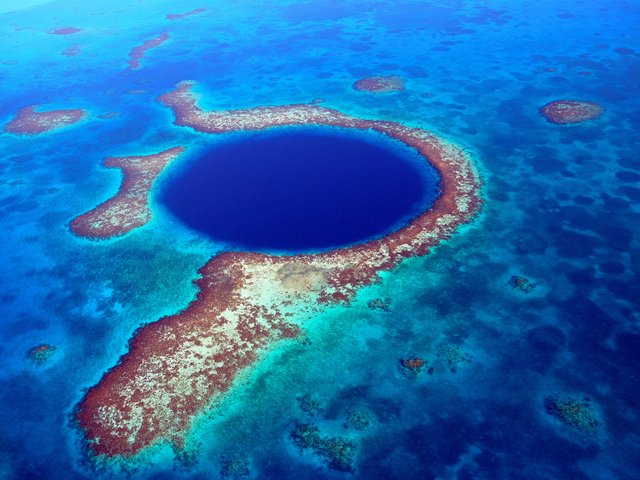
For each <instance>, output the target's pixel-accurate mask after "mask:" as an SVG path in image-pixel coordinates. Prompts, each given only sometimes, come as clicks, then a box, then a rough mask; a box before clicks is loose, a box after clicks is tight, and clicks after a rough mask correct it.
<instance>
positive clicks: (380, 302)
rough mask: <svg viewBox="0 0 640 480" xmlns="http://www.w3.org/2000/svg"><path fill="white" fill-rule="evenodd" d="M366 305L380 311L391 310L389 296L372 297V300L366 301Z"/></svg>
mask: <svg viewBox="0 0 640 480" xmlns="http://www.w3.org/2000/svg"><path fill="white" fill-rule="evenodd" d="M367 307H368V308H369V309H370V310H379V311H381V312H388V311H389V310H391V299H390V298H374V299H373V300H369V301H368V302H367Z"/></svg>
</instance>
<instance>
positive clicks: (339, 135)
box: [159, 127, 439, 253]
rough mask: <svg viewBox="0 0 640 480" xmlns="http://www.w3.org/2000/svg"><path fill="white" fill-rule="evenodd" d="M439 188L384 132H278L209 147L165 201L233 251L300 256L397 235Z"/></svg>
mask: <svg viewBox="0 0 640 480" xmlns="http://www.w3.org/2000/svg"><path fill="white" fill-rule="evenodd" d="M438 183H439V176H438V174H437V172H436V170H435V169H434V168H433V167H432V166H431V165H430V164H429V163H428V161H427V160H426V159H424V158H423V157H420V156H419V155H418V153H417V152H416V151H415V150H413V149H412V148H410V147H408V146H406V145H404V144H402V143H400V142H398V141H395V140H392V139H390V138H387V137H386V136H384V135H382V134H378V133H374V132H361V131H351V130H347V129H341V128H326V127H318V128H315V127H314V128H300V127H298V128H280V129H272V130H269V131H265V132H258V133H251V134H246V133H243V134H238V135H234V138H233V139H232V140H230V141H225V142H222V143H220V144H218V145H216V146H214V147H211V148H208V149H206V150H204V151H203V152H201V153H200V154H199V155H198V156H197V157H194V158H192V159H191V160H189V161H187V163H185V164H184V165H183V166H182V167H181V168H178V169H176V170H175V171H174V172H173V174H171V176H170V177H169V178H167V179H166V180H165V181H164V183H163V184H162V186H161V188H160V192H159V200H160V202H161V203H163V204H164V205H165V206H166V208H167V209H168V210H169V211H170V212H171V213H172V214H173V215H174V216H175V217H177V218H178V219H179V220H181V221H182V222H183V223H184V224H186V225H187V226H189V227H191V228H192V229H194V230H196V231H198V232H201V233H203V234H205V235H207V236H209V237H210V238H212V239H214V240H218V241H222V242H225V243H228V244H230V247H232V248H237V249H242V250H251V251H266V252H288V253H301V252H315V251H323V250H327V249H332V248H337V247H341V246H346V245H352V244H356V243H361V242H364V241H367V240H369V239H372V238H377V237H380V236H383V235H385V234H387V233H390V232H392V231H395V230H398V229H399V228H401V227H402V226H404V225H406V224H407V223H408V222H409V221H410V220H411V219H413V218H415V217H416V216H417V215H419V214H420V213H421V212H422V211H423V210H425V209H427V208H429V206H430V205H431V204H432V203H433V201H434V200H435V199H436V198H437V196H438Z"/></svg>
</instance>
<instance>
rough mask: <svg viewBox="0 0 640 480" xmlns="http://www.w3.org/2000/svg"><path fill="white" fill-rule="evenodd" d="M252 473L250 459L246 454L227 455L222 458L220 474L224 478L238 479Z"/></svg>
mask: <svg viewBox="0 0 640 480" xmlns="http://www.w3.org/2000/svg"><path fill="white" fill-rule="evenodd" d="M250 473H251V469H250V468H249V459H248V458H247V457H246V456H245V455H225V456H223V457H222V458H221V460H220V476H222V478H229V479H232V480H234V479H237V478H242V477H246V476H248V475H249V474H250Z"/></svg>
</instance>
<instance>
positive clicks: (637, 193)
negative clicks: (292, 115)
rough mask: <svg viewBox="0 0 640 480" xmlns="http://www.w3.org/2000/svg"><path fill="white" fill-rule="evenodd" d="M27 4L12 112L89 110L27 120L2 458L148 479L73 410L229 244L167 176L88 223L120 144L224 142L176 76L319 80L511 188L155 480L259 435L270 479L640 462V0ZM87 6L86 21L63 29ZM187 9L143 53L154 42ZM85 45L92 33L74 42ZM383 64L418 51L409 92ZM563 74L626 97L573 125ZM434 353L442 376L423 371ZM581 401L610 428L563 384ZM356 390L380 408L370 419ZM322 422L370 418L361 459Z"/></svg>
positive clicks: (328, 331)
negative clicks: (129, 207)
mask: <svg viewBox="0 0 640 480" xmlns="http://www.w3.org/2000/svg"><path fill="white" fill-rule="evenodd" d="M30 3H33V2H30ZM199 7H205V8H208V10H207V11H206V12H202V13H200V14H196V15H192V16H189V17H186V18H184V19H181V20H167V19H166V15H167V14H170V13H184V12H188V11H190V10H193V9H195V8H199ZM7 8H8V7H5V6H4V5H2V9H0V11H5V10H7ZM0 19H1V21H0V54H1V55H0V62H2V68H1V69H0V81H1V82H2V85H3V89H4V91H3V95H2V96H1V97H0V124H1V125H3V126H4V125H5V124H6V123H7V122H9V121H10V120H11V119H12V118H13V116H14V115H15V113H16V112H17V111H18V110H19V109H20V108H22V107H25V106H28V105H32V104H42V105H43V106H44V107H46V108H47V109H56V108H85V109H87V110H88V112H89V116H88V118H87V119H86V120H85V121H83V122H82V123H80V124H77V125H74V126H71V127H68V128H66V129H63V130H59V131H56V132H52V133H49V134H44V135H40V136H35V137H18V136H14V135H10V134H7V133H2V134H0V158H1V159H2V160H1V161H0V185H1V187H0V222H1V223H2V231H3V232H5V233H4V235H3V241H2V243H1V247H0V248H1V249H2V259H3V268H2V270H1V271H0V278H1V282H2V283H1V285H2V290H1V292H0V302H1V305H0V318H1V319H2V326H1V327H0V353H1V355H2V369H1V370H0V383H1V387H0V407H1V408H0V422H1V423H2V425H4V428H3V429H2V433H0V478H8V479H13V478H27V479H28V478H35V477H42V478H52V479H57V478H59V479H73V478H78V479H83V478H96V477H99V478H101V477H104V478H109V477H115V478H119V477H124V476H126V472H125V473H123V472H121V471H119V470H117V469H116V470H113V469H112V468H111V467H107V469H106V470H101V471H96V470H94V468H93V467H92V466H91V464H90V462H88V461H87V458H86V456H85V451H84V448H83V444H82V440H81V435H80V434H79V432H78V430H77V429H76V428H75V426H74V424H73V422H72V418H73V415H72V414H73V411H74V408H75V406H76V405H77V403H78V402H79V401H80V399H81V398H82V395H83V392H84V391H85V389H87V388H89V387H91V386H92V385H95V384H96V383H97V382H98V381H99V379H100V377H101V376H102V374H103V373H104V372H105V371H106V370H107V369H109V368H111V367H112V366H113V365H115V364H116V362H117V360H118V358H119V357H120V356H121V355H122V354H123V353H125V352H126V350H127V342H128V340H129V338H130V337H131V335H132V334H133V332H134V331H135V330H136V328H138V327H139V326H141V325H143V324H145V323H148V322H152V321H154V320H156V319H158V318H159V317H161V316H163V315H168V314H172V313H175V312H177V311H180V310H181V309H183V308H184V307H185V306H186V305H188V303H189V302H190V301H191V300H192V299H193V298H194V296H195V294H196V289H195V287H194V286H193V284H192V280H193V279H194V278H195V276H196V271H197V269H198V268H199V267H200V266H202V265H203V264H204V263H205V262H206V261H207V260H208V259H209V258H210V257H211V256H212V255H214V254H216V253H218V252H220V251H221V250H222V249H224V248H228V245H226V244H223V243H221V242H216V241H213V240H210V239H208V238H204V237H202V236H200V235H198V234H197V233H195V232H193V231H191V230H189V229H188V228H186V227H184V226H182V225H181V224H180V223H179V222H176V221H175V219H173V218H172V217H171V216H170V215H169V214H168V213H167V212H166V211H164V210H163V208H162V207H161V206H160V205H159V203H158V199H157V198H155V196H154V195H155V194H154V195H152V197H153V198H152V206H153V211H154V216H153V220H152V221H151V222H150V223H149V224H148V225H146V226H145V227H142V228H141V229H138V230H135V231H133V232H132V233H130V234H128V235H126V236H124V237H121V238H118V239H116V240H110V241H101V242H93V241H87V240H83V239H80V238H77V237H75V236H74V235H72V234H71V233H70V231H69V228H68V224H69V222H70V220H71V219H72V218H74V217H75V216H77V215H78V214H80V213H82V212H85V211H86V210H88V209H90V208H92V207H93V206H95V205H96V204H98V203H100V202H102V201H104V200H105V199H106V198H108V197H110V196H112V195H113V194H114V193H115V192H116V191H117V189H118V186H119V184H120V180H121V177H120V174H119V173H118V172H117V171H115V170H112V169H105V168H103V167H102V166H101V164H102V161H103V159H104V158H105V157H108V156H126V155H142V154H150V153H155V152H158V151H161V150H164V149H167V148H170V147H172V146H175V145H178V144H181V145H185V146H187V147H188V148H190V149H193V150H197V149H206V148H209V147H210V146H212V145H213V144H214V142H217V141H219V140H218V139H214V138H211V136H209V135H204V134H197V133H195V132H193V131H192V130H190V129H187V128H183V127H178V126H175V125H173V123H172V122H173V116H172V113H171V112H170V111H169V110H168V109H167V108H166V107H164V106H163V105H161V104H160V103H158V102H157V101H156V99H157V97H158V96H159V95H161V94H162V93H165V92H167V91H169V90H171V89H172V88H173V87H174V85H175V83H176V82H179V81H182V80H196V81H198V82H199V83H198V85H197V87H196V91H197V92H198V93H199V94H201V102H200V103H201V106H202V107H203V108H205V109H235V108H247V107H253V106H259V105H283V104H292V103H306V102H310V101H312V100H314V99H318V98H319V99H322V100H323V103H322V105H323V106H327V107H331V108H336V109H338V110H340V111H342V112H344V113H347V114H350V115H353V116H357V117H362V118H371V119H382V120H391V121H395V122H400V123H403V124H406V125H409V126H417V127H421V128H425V129H427V130H430V131H434V132H436V133H437V134H439V135H441V136H443V137H445V138H447V139H449V140H451V141H452V142H454V143H456V144H458V145H461V146H463V147H464V148H465V149H466V150H467V151H468V152H469V153H470V154H471V155H472V156H473V158H474V160H475V161H476V163H477V164H478V165H479V168H480V169H481V172H482V176H483V180H484V183H485V185H484V195H485V199H486V202H485V204H484V207H483V212H482V215H481V216H480V217H479V218H478V219H477V220H476V221H475V222H474V223H472V224H471V225H470V226H468V227H465V228H463V229H462V230H461V231H460V232H459V233H458V234H457V235H455V236H454V237H453V238H452V239H450V240H448V241H447V242H445V243H444V244H442V245H441V246H439V247H438V248H436V249H435V250H434V252H433V253H432V254H430V255H429V256H427V257H424V258H419V259H410V260H408V261H405V262H404V263H403V264H401V265H400V266H399V267H398V269H396V270H395V271H393V272H389V273H386V274H385V275H384V276H383V279H382V282H381V283H380V284H378V285H375V286H372V287H369V288H366V289H364V290H362V291H360V292H359V293H358V296H357V297H356V299H355V300H354V302H353V303H352V305H351V306H350V307H339V308H338V307H336V308H333V309H328V310H327V311H325V312H324V313H322V314H320V315H318V316H317V317H315V318H314V319H313V321H312V322H311V324H310V325H309V326H308V332H307V336H308V337H309V339H310V342H311V344H310V345H299V344H288V345H283V346H282V347H281V348H279V349H277V350H276V351H273V352H271V353H270V354H269V355H267V356H266V358H264V359H263V361H262V362H260V363H259V364H258V365H256V367H255V369H253V370H252V371H251V372H250V373H249V374H248V375H247V377H246V378H243V379H242V381H241V382H239V383H238V385H236V386H235V387H234V389H233V390H232V391H231V392H230V393H229V394H228V395H227V396H226V397H225V399H224V400H223V402H222V404H221V405H220V406H219V408H217V409H216V410H214V411H213V412H212V413H211V414H210V415H207V416H206V417H205V418H202V419H200V421H199V422H198V425H197V426H196V427H195V428H194V430H193V432H192V433H191V435H190V437H189V438H188V445H189V446H190V447H191V448H192V449H193V450H194V451H196V452H197V454H196V455H195V457H194V458H193V460H192V461H183V460H180V459H176V455H175V454H174V452H173V451H172V450H171V449H170V448H169V447H167V446H163V447H160V448H158V449H156V450H154V451H152V452H149V454H148V455H146V456H144V458H141V459H140V460H139V461H138V462H137V463H136V465H135V469H134V471H133V473H131V475H132V477H133V478H145V479H146V478H154V479H155V478H163V479H169V478H185V479H204V478H221V475H222V474H221V471H224V467H225V462H224V459H225V458H227V459H228V458H235V457H234V456H236V455H240V458H242V459H243V460H244V461H246V462H247V464H248V470H249V473H248V475H246V476H245V477H246V478H278V479H287V478H291V479H293V478H363V479H369V478H405V479H407V478H411V479H413V478H415V479H422V478H425V479H429V478H443V479H449V478H451V479H456V478H457V479H468V478H474V479H475V478H480V479H482V478H486V479H495V478H505V479H566V478H569V479H633V478H636V476H637V471H638V467H639V466H640V465H639V462H638V460H637V459H638V458H640V443H639V442H638V435H639V434H640V427H639V425H640V422H639V419H638V398H639V396H640V391H639V389H638V381H637V378H638V371H639V369H640V357H639V355H638V351H639V349H638V347H639V346H640V335H639V333H638V330H637V325H638V320H639V313H638V312H639V309H638V303H639V298H640V295H639V294H638V287H637V286H638V284H639V280H640V267H639V265H640V248H639V247H640V245H639V240H638V239H639V227H638V225H640V209H639V207H638V201H639V199H640V183H639V179H640V177H639V174H640V163H639V160H638V158H639V155H638V153H639V151H640V145H639V137H638V134H637V132H638V128H639V127H640V114H639V112H640V108H639V107H640V105H639V100H638V99H639V98H640V95H639V93H640V92H639V90H640V81H639V79H640V53H639V52H640V45H639V43H640V42H639V40H638V35H637V33H636V30H637V24H638V23H640V6H639V5H638V4H637V2H632V1H628V2H625V1H606V0H603V1H600V2H586V1H577V0H570V1H567V2H557V1H553V2H552V1H550V0H547V1H539V2H530V3H529V2H517V1H516V2H514V1H506V0H505V1H499V0H495V1H473V2H471V1H455V0H454V1H451V2H436V1H402V2H391V1H368V2H363V1H343V2H337V3H336V4H331V5H329V4H327V2H320V1H305V2H278V3H277V4H276V3H275V2H266V1H263V2H260V1H241V2H233V3H229V2H224V3H223V2H213V1H210V2H207V1H202V2H194V3H191V2H187V3H184V2H181V3H180V5H176V2H169V1H149V2H144V3H140V2H133V1H132V2H118V3H117V5H114V2H106V1H95V2H79V1H72V0H69V1H59V2H55V1H54V2H48V3H44V4H41V5H36V6H29V7H28V8H27V7H26V8H24V9H21V10H19V11H14V12H8V13H2V14H1V15H0ZM72 26H73V27H78V28H81V29H82V31H80V32H78V33H76V34H73V35H67V36H65V35H62V36H59V35H52V34H50V33H48V31H50V30H52V29H55V28H62V27H72ZM165 31H166V32H169V34H170V39H169V40H168V41H167V42H166V43H164V44H163V45H161V46H159V47H157V48H156V49H153V50H149V51H148V52H147V54H146V56H145V58H143V59H142V61H141V64H142V68H140V69H139V70H134V71H132V70H129V69H128V68H127V67H128V63H127V62H128V53H129V51H130V50H131V49H132V48H133V47H135V46H137V45H141V44H142V43H143V42H144V41H145V40H147V39H150V38H154V37H157V36H158V35H160V34H161V33H162V32H165ZM73 45H79V47H78V48H79V54H78V55H77V56H73V57H67V56H64V55H62V52H63V51H64V50H66V49H67V48H69V47H71V46H73ZM369 75H398V76H401V77H403V78H404V79H405V81H406V85H405V90H404V91H402V92H398V93H390V94H380V95H375V94H368V93H365V92H357V91H355V90H353V89H352V84H353V82H355V81H356V80H358V79H360V78H362V77H365V76H369ZM563 98H566V99H578V100H586V101H593V102H597V103H599V104H601V105H602V106H603V107H604V109H605V111H604V114H603V116H602V117H600V118H599V119H597V120H593V121H590V122H587V123H583V124H578V125H568V126H562V125H553V124H550V123H548V122H547V121H546V120H545V119H544V118H542V117H541V116H540V114H539V112H538V109H539V108H540V107H541V106H542V105H544V104H546V103H548V102H550V101H553V100H557V99H563ZM109 112H117V113H118V115H116V116H113V117H112V118H101V115H103V114H107V113H109ZM229 137H231V135H230V136H229ZM225 139H226V136H225ZM179 169H180V165H179V164H178V165H174V166H172V167H170V168H169V169H168V170H167V172H166V175H171V173H172V172H176V171H178V170H179ZM165 180H166V179H165V178H162V179H161V181H163V182H164V181H165ZM513 276H517V277H521V278H526V279H528V280H529V281H530V282H531V283H533V284H535V287H534V288H533V289H531V290H530V291H528V293H526V292H524V291H522V290H520V289H518V288H513V287H512V285H513V282H512V281H511V279H512V277H513ZM374 299H390V303H389V307H388V309H386V310H385V309H380V308H370V307H369V306H368V305H367V304H368V302H369V301H370V300H374ZM373 305H375V304H373ZM42 343H47V344H52V345H55V346H57V349H56V351H55V352H54V354H53V356H52V357H51V359H50V360H49V361H48V362H47V363H46V364H44V365H35V364H34V363H33V362H30V361H29V360H28V359H27V358H26V352H27V351H28V350H29V349H30V348H32V347H33V346H35V345H38V344H42ZM410 357H423V358H424V359H426V360H427V361H428V364H427V367H429V368H430V367H433V371H432V373H431V374H430V373H429V369H428V368H425V369H424V370H423V371H422V372H421V373H419V374H418V375H416V376H411V375H407V372H406V371H404V370H403V369H402V367H401V365H400V360H401V359H407V358H410ZM452 364H455V372H452ZM305 395H309V396H310V397H304V396H305ZM304 398H312V399H314V400H315V401H317V408H313V409H310V408H309V407H308V402H307V403H305V402H304V400H303V399H304ZM585 398H586V399H588V400H585ZM554 399H555V400H554ZM570 400H573V401H574V404H575V403H576V402H578V403H585V404H587V405H589V409H588V410H586V411H588V412H589V415H591V416H592V418H594V419H596V420H597V428H595V429H593V430H589V429H587V431H585V430H584V429H583V430H581V429H579V428H576V427H575V425H572V424H571V423H570V422H569V421H568V420H566V419H565V422H563V421H561V420H560V419H559V417H558V415H557V410H554V408H550V407H549V406H550V405H551V404H553V402H554V401H555V402H556V405H560V406H562V404H563V402H569V401H570ZM550 401H551V403H550ZM304 405H306V407H305V410H307V411H311V412H312V413H313V414H310V413H307V412H305V411H304V410H303V408H302V406H304ZM354 411H357V412H360V413H361V415H362V416H364V417H366V418H367V419H369V421H368V424H367V425H366V427H364V428H362V429H361V430H358V429H357V428H355V427H354V423H353V422H351V423H350V420H349V419H350V418H353V417H352V414H353V412H354ZM554 412H555V413H556V415H554ZM583 414H584V411H583ZM585 415H586V414H584V415H583V418H584V416H585ZM296 422H298V423H305V424H307V423H311V424H314V425H316V426H317V427H318V428H319V430H320V432H321V433H322V435H325V436H330V437H335V438H344V439H347V440H349V441H351V442H353V444H354V445H355V452H356V453H355V458H354V463H353V472H351V473H343V472H337V471H335V470H333V469H331V468H329V467H328V465H327V462H326V461H325V459H324V458H323V457H322V455H318V454H317V453H313V452H312V451H311V450H309V449H306V450H304V451H300V449H299V448H297V447H296V445H295V443H294V442H293V440H292V438H291V432H292V431H293V429H294V428H295V426H296ZM345 424H346V425H347V427H345ZM240 478H243V477H242V476H240Z"/></svg>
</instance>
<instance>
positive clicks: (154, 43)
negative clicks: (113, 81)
mask: <svg viewBox="0 0 640 480" xmlns="http://www.w3.org/2000/svg"><path fill="white" fill-rule="evenodd" d="M167 40H169V34H168V33H167V32H164V33H161V34H160V35H158V36H157V37H154V38H151V39H149V40H145V41H144V42H143V43H142V45H138V46H137V47H134V48H133V49H132V50H131V52H130V53H129V68H131V69H132V70H137V69H139V68H140V67H141V66H142V65H141V63H140V60H142V59H143V58H144V56H145V54H146V53H147V50H151V49H152V48H156V47H159V46H160V45H162V44H163V43H164V42H166V41H167Z"/></svg>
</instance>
